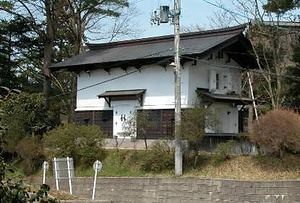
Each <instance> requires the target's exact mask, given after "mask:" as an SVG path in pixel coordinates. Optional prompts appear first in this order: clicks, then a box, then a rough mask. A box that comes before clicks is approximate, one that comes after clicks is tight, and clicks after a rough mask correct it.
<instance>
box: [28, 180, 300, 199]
mask: <svg viewBox="0 0 300 203" xmlns="http://www.w3.org/2000/svg"><path fill="white" fill-rule="evenodd" d="M27 182H28V183H32V184H40V182H41V178H40V179H39V180H37V179H36V178H34V179H28V180H27ZM47 184H49V185H51V187H53V188H55V182H54V180H53V179H48V180H47ZM72 184H73V194H74V195H76V196H80V197H85V198H91V197H92V191H93V178H75V179H74V180H73V182H72ZM60 188H61V189H62V190H65V191H69V187H68V182H67V181H64V182H61V184H60ZM95 199H97V200H106V201H111V202H113V203H213V202H234V203H235V202H236V203H252V202H259V203H261V202H262V203H300V180H299V181H296V180H295V181H247V180H226V179H203V178H195V177H190V178H124V177H122V178H102V177H101V178H100V177H99V178H98V179H97V188H96V195H95Z"/></svg>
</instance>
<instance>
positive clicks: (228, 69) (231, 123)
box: [186, 57, 241, 133]
mask: <svg viewBox="0 0 300 203" xmlns="http://www.w3.org/2000/svg"><path fill="white" fill-rule="evenodd" d="M186 66H187V67H190V68H189V88H188V89H189V94H188V96H189V97H188V102H189V105H190V106H194V105H195V104H197V103H198V102H199V99H198V97H197V93H196V91H195V90H196V89H197V88H204V89H209V85H210V81H209V79H210V72H211V70H214V72H215V73H218V74H219V80H220V81H219V83H220V84H219V89H217V90H215V91H214V92H213V93H217V94H226V93H227V92H228V91H229V88H231V91H234V92H235V93H236V94H240V93H241V71H240V70H239V69H238V67H239V66H238V65H237V64H236V62H235V61H233V60H231V61H230V62H227V63H226V57H224V58H223V59H213V60H209V61H207V60H198V61H197V64H196V65H191V63H190V64H186ZM224 75H226V78H224ZM225 79H227V81H226V80H225ZM224 86H226V87H227V88H224ZM209 108H210V109H211V110H212V112H213V113H214V114H215V116H216V117H217V119H218V121H219V123H220V124H219V126H218V127H217V128H216V129H215V132H216V133H217V132H218V133H219V132H220V133H238V108H237V107H232V106H230V104H229V103H214V104H213V105H212V106H210V107H209ZM207 132H208V131H207Z"/></svg>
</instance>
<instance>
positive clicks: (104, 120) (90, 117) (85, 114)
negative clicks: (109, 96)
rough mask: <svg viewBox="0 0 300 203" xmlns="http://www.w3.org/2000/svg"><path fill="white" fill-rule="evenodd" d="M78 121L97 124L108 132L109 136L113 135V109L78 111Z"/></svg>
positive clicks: (76, 119)
mask: <svg viewBox="0 0 300 203" xmlns="http://www.w3.org/2000/svg"><path fill="white" fill-rule="evenodd" d="M75 121H76V123H79V124H86V125H97V126H99V127H100V128H101V130H102V131H103V132H104V133H106V134H107V136H108V137H109V138H112V137H113V111H112V110H105V111H77V112H76V118H75Z"/></svg>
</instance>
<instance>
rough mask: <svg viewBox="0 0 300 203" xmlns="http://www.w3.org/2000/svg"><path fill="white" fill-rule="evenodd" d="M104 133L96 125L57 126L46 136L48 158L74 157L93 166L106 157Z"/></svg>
mask: <svg viewBox="0 0 300 203" xmlns="http://www.w3.org/2000/svg"><path fill="white" fill-rule="evenodd" d="M104 137H105V135H104V133H103V132H102V131H101V130H100V128H99V127H98V126H95V125H76V124H66V125H63V126H60V127H57V128H55V129H54V130H52V131H50V132H49V133H48V134H47V135H46V136H45V137H44V150H45V155H46V157H47V159H48V160H52V159H53V158H54V157H72V158H73V159H74V161H75V162H78V163H79V164H82V165H83V166H91V165H92V164H93V163H94V161H96V160H103V159H104V158H105V150H104V149H103V148H102V146H103V144H104Z"/></svg>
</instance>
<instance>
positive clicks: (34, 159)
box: [16, 136, 45, 174]
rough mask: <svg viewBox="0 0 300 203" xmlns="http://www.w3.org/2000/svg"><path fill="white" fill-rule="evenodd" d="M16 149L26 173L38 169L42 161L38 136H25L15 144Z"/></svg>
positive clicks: (42, 156) (41, 148) (41, 150)
mask: <svg viewBox="0 0 300 203" xmlns="http://www.w3.org/2000/svg"><path fill="white" fill-rule="evenodd" d="M16 150H17V152H18V154H19V155H20V156H21V165H22V167H23V169H24V172H25V173H26V174H30V173H32V172H34V171H35V170H36V169H38V168H39V167H40V166H41V165H42V163H43V161H44V158H45V157H44V153H43V147H42V145H41V140H40V138H39V137H37V136H35V137H32V136H30V137H25V138H23V139H22V140H21V141H20V142H19V143H18V145H17V147H16Z"/></svg>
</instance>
